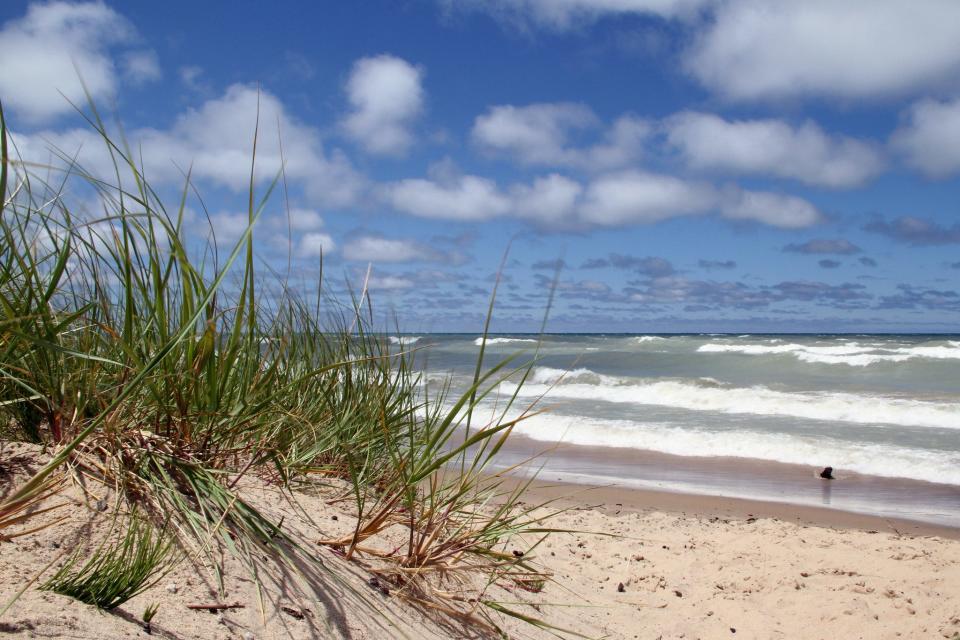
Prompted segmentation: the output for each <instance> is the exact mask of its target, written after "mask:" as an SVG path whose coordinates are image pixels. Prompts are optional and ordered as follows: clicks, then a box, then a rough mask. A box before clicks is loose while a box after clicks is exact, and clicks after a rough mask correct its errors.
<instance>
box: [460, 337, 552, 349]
mask: <svg viewBox="0 0 960 640" xmlns="http://www.w3.org/2000/svg"><path fill="white" fill-rule="evenodd" d="M511 342H536V340H534V339H533V338H487V344H508V343H511ZM473 344H475V345H477V346H478V347H479V346H480V345H482V344H483V336H480V337H479V338H477V339H476V340H474V341H473Z"/></svg>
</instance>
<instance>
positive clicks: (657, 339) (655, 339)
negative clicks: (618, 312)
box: [634, 336, 666, 344]
mask: <svg viewBox="0 0 960 640" xmlns="http://www.w3.org/2000/svg"><path fill="white" fill-rule="evenodd" d="M634 340H635V341H636V342H637V343H638V344H643V343H644V342H660V341H661V340H666V338H664V337H663V336H637V337H636V338H634Z"/></svg>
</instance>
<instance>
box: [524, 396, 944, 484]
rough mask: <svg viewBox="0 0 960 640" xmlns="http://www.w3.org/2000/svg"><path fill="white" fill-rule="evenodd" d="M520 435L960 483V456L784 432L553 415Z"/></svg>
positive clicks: (528, 424) (528, 423)
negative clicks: (824, 464) (813, 464)
mask: <svg viewBox="0 0 960 640" xmlns="http://www.w3.org/2000/svg"><path fill="white" fill-rule="evenodd" d="M516 430H517V432H519V433H522V434H524V435H526V436H528V437H530V438H534V439H536V440H542V441H547V442H559V441H562V442H566V443H569V444H575V445H584V446H605V447H621V448H633V449H645V450H650V451H658V452H661V453H669V454H674V455H682V456H696V457H714V456H734V457H742V458H755V459H759V460H769V461H773V462H785V463H790V464H805V465H809V464H810V463H811V460H816V461H819V460H829V461H830V464H831V465H832V466H834V467H839V468H843V469H849V470H851V471H855V472H858V473H864V474H869V475H877V476H887V477H895V478H912V479H915V480H925V481H928V482H940V483H947V484H960V453H958V452H944V451H927V450H922V449H913V448H909V447H896V446H890V445H883V444H876V443H854V442H848V441H843V440H837V439H833V438H823V437H804V436H794V435H790V434H784V433H757V432H753V431H746V430H737V431H706V430H703V429H690V428H680V427H671V426H666V425H660V424H650V423H638V422H631V421H627V420H605V419H600V418H591V417H585V416H565V415H557V414H553V413H546V414H538V415H535V416H533V417H531V418H528V419H525V420H522V421H520V422H519V423H518V424H517V427H516Z"/></svg>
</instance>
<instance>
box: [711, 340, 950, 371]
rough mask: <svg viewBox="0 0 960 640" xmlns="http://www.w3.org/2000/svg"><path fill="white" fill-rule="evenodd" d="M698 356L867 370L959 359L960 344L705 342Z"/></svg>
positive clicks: (948, 342)
mask: <svg viewBox="0 0 960 640" xmlns="http://www.w3.org/2000/svg"><path fill="white" fill-rule="evenodd" d="M697 351H698V352H699V353H738V354H743V355H750V356H762V355H780V354H789V355H792V356H794V357H796V358H797V359H798V360H800V361H801V362H809V363H814V364H842V365H847V366H851V367H866V366H869V365H872V364H877V363H879V362H905V361H907V360H912V359H915V358H928V359H940V360H945V359H960V342H956V341H952V340H951V341H947V343H946V345H917V346H911V347H894V348H890V347H887V346H882V345H877V344H870V345H863V344H860V343H858V342H848V343H845V344H842V345H838V346H830V347H823V346H820V347H818V346H813V345H804V344H795V343H790V344H727V343H716V342H708V343H707V344H704V345H700V347H698V348H697Z"/></svg>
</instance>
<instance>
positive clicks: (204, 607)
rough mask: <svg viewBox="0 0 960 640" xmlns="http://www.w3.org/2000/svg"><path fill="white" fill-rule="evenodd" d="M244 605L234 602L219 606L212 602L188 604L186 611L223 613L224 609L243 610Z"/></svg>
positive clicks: (219, 604) (217, 603)
mask: <svg viewBox="0 0 960 640" xmlns="http://www.w3.org/2000/svg"><path fill="white" fill-rule="evenodd" d="M245 607H246V605H243V604H240V603H239V602H234V603H233V604H221V603H219V602H214V603H212V604H188V605H187V609H193V610H194V611H223V610H224V609H243V608H245Z"/></svg>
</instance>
